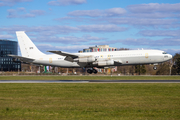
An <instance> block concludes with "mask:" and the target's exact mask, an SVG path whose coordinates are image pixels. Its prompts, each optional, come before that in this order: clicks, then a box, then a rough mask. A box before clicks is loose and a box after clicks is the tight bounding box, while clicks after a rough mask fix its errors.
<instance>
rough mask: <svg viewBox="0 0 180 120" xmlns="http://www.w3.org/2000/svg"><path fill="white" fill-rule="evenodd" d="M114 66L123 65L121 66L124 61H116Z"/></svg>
mask: <svg viewBox="0 0 180 120" xmlns="http://www.w3.org/2000/svg"><path fill="white" fill-rule="evenodd" d="M114 64H115V65H121V64H122V61H119V60H118V61H117V60H115V61H114Z"/></svg>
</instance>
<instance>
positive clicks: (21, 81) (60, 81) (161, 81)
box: [0, 80, 180, 83]
mask: <svg viewBox="0 0 180 120" xmlns="http://www.w3.org/2000/svg"><path fill="white" fill-rule="evenodd" d="M0 83H180V80H0Z"/></svg>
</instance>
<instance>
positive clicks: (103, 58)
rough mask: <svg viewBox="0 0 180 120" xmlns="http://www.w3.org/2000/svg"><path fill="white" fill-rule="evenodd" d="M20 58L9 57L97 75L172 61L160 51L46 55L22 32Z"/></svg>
mask: <svg viewBox="0 0 180 120" xmlns="http://www.w3.org/2000/svg"><path fill="white" fill-rule="evenodd" d="M16 35H17V39H18V42H19V46H20V50H21V54H22V56H17V55H9V56H12V57H14V58H17V59H19V60H20V61H23V62H26V63H32V64H39V65H47V66H57V67H63V68H91V69H88V70H87V72H88V73H90V74H92V73H97V70H96V69H94V67H97V68H103V67H110V66H122V65H139V64H140V65H142V64H154V67H153V68H154V69H157V67H156V64H158V63H162V62H165V61H168V60H170V59H172V55H170V54H167V53H166V52H164V51H161V50H126V51H110V52H88V53H68V52H63V51H48V52H51V53H54V54H51V55H46V54H44V53H42V52H41V51H39V49H38V48H37V47H36V46H35V45H34V43H33V42H32V41H31V40H30V39H29V37H28V36H27V35H26V34H25V32H24V31H17V32H16Z"/></svg>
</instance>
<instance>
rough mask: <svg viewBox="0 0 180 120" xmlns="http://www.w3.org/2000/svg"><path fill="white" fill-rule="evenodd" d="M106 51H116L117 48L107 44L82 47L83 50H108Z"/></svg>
mask: <svg viewBox="0 0 180 120" xmlns="http://www.w3.org/2000/svg"><path fill="white" fill-rule="evenodd" d="M108 51H117V48H114V47H109V45H99V46H95V47H89V48H87V49H83V52H108Z"/></svg>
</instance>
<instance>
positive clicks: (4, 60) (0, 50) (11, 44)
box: [0, 39, 21, 71]
mask: <svg viewBox="0 0 180 120" xmlns="http://www.w3.org/2000/svg"><path fill="white" fill-rule="evenodd" d="M8 54H13V55H18V43H17V42H16V41H10V40H2V39H0V71H18V70H21V62H20V61H16V62H14V61H13V59H14V58H12V57H10V56H8Z"/></svg>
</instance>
